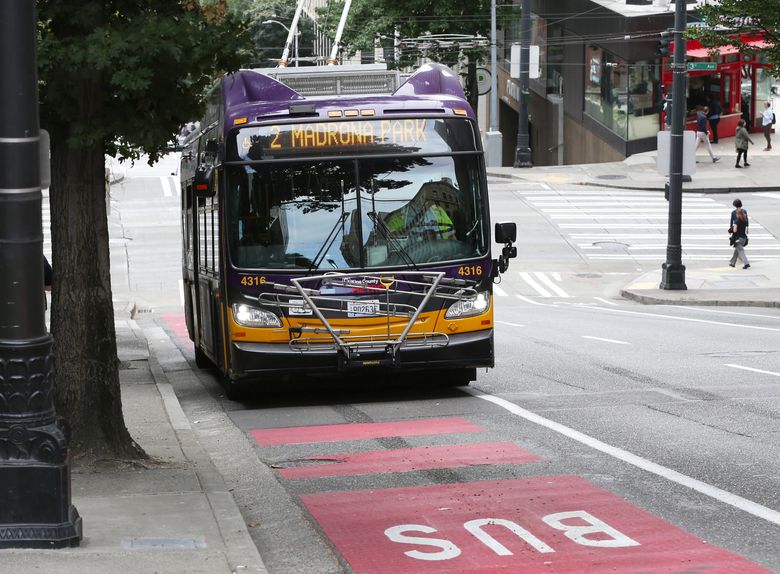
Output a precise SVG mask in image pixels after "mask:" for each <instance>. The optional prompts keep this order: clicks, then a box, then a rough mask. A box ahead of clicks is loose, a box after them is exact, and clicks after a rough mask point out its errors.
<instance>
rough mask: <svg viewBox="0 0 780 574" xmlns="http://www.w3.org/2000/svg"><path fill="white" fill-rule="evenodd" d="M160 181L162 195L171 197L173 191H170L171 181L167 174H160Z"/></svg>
mask: <svg viewBox="0 0 780 574" xmlns="http://www.w3.org/2000/svg"><path fill="white" fill-rule="evenodd" d="M160 183H161V184H162V188H163V195H164V196H165V197H173V192H172V191H171V182H170V180H169V179H168V176H167V175H162V176H160Z"/></svg>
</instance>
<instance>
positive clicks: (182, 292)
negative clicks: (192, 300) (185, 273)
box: [179, 279, 184, 307]
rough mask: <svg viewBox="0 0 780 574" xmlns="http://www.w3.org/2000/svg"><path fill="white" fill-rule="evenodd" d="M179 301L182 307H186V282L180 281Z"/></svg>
mask: <svg viewBox="0 0 780 574" xmlns="http://www.w3.org/2000/svg"><path fill="white" fill-rule="evenodd" d="M179 301H180V302H181V306H182V307H184V280H183V279H179Z"/></svg>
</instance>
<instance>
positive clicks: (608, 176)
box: [596, 173, 627, 179]
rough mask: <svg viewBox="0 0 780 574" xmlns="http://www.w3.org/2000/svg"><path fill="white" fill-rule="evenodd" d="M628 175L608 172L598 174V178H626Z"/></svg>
mask: <svg viewBox="0 0 780 574" xmlns="http://www.w3.org/2000/svg"><path fill="white" fill-rule="evenodd" d="M626 177H627V176H625V175H620V174H617V173H607V174H604V175H597V176H596V179H626Z"/></svg>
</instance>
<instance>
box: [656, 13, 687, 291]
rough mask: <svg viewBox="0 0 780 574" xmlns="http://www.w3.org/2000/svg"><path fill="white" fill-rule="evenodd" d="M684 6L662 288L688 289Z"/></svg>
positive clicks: (678, 27) (679, 16) (678, 20)
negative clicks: (684, 223) (684, 196)
mask: <svg viewBox="0 0 780 574" xmlns="http://www.w3.org/2000/svg"><path fill="white" fill-rule="evenodd" d="M685 9H686V3H685V2H683V1H681V0H677V2H676V3H675V11H674V63H673V64H672V131H671V134H670V139H671V142H670V146H669V153H670V158H669V229H668V239H667V244H666V262H665V263H664V264H663V265H662V266H661V268H662V272H661V285H660V288H661V289H670V290H671V289H675V290H679V291H682V290H685V289H688V287H687V285H686V284H685V265H683V264H682V245H681V239H682V235H681V232H682V182H683V173H682V171H683V128H684V124H685V107H686V106H685V77H686V74H687V70H686V66H685V38H684V37H683V34H684V32H685V26H686V23H685Z"/></svg>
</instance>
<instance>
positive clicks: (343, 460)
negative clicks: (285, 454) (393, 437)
mask: <svg viewBox="0 0 780 574" xmlns="http://www.w3.org/2000/svg"><path fill="white" fill-rule="evenodd" d="M304 460H309V459H304ZM311 460H317V461H321V460H329V461H333V462H325V463H324V464H315V465H306V466H294V467H289V468H282V469H279V470H278V472H279V474H281V475H282V476H283V477H284V478H286V479H288V480H292V479H296V478H320V477H323V476H349V475H356V474H372V473H387V472H412V471H416V470H429V469H434V468H457V467H463V466H476V465H482V464H512V463H522V462H536V461H539V460H541V458H540V457H538V456H536V455H535V454H531V453H530V452H528V451H525V450H523V449H521V448H520V447H518V446H517V445H515V444H513V443H511V442H490V443H478V444H458V445H446V446H427V447H417V448H402V449H396V450H374V451H369V452H358V453H351V454H333V455H326V456H318V457H314V458H312V459H311Z"/></svg>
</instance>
